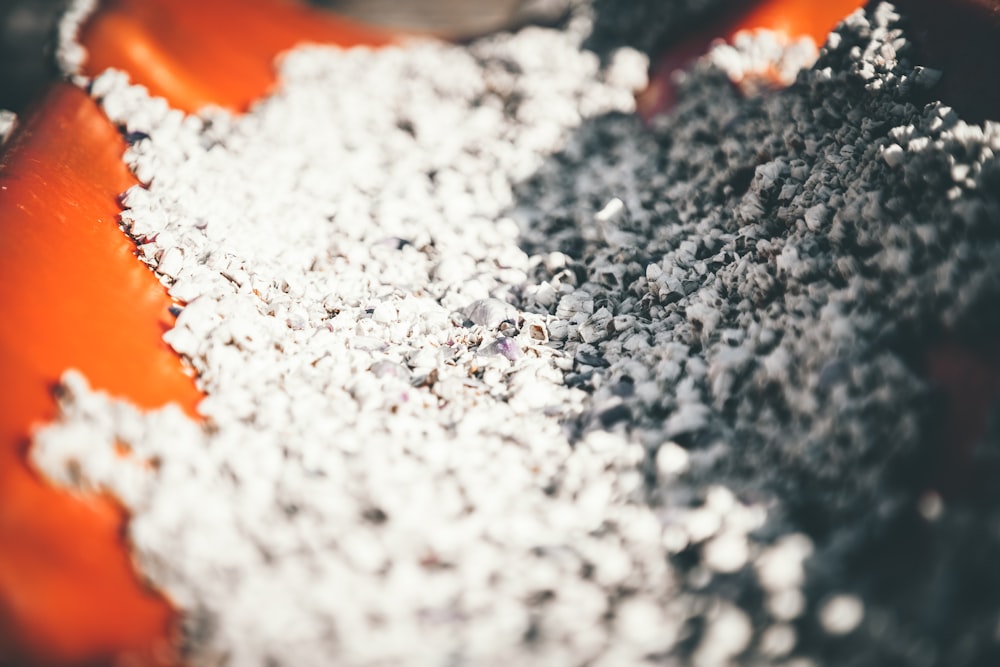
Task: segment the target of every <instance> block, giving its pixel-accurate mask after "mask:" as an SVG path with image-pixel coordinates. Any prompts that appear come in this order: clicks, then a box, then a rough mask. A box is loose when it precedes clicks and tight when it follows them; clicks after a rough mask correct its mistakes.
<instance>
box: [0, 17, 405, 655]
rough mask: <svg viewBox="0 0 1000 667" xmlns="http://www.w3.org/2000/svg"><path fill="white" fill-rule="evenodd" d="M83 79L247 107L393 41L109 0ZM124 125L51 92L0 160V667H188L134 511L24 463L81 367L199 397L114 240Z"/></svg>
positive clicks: (165, 316)
mask: <svg viewBox="0 0 1000 667" xmlns="http://www.w3.org/2000/svg"><path fill="white" fill-rule="evenodd" d="M81 39H82V42H83V43H84V44H85V46H86V48H87V49H88V53H89V58H88V60H87V62H86V66H85V69H86V72H87V73H89V74H98V73H100V72H101V71H103V70H104V69H105V68H107V67H116V68H118V69H122V70H125V71H126V72H128V73H129V75H130V76H131V78H132V80H133V81H134V82H136V83H141V84H143V85H145V86H147V88H148V89H149V90H150V92H151V93H152V94H154V95H160V96H163V97H166V98H167V99H168V101H169V102H170V103H171V104H172V105H174V106H175V107H177V108H180V109H183V110H185V111H196V110H197V109H200V108H202V107H203V106H205V105H207V104H214V105H218V106H222V107H226V108H229V109H231V110H234V111H243V110H245V109H246V108H247V107H248V106H249V105H250V104H251V103H252V102H253V101H254V100H256V99H259V98H260V97H261V96H263V95H265V94H266V93H267V92H268V91H269V90H270V89H271V87H272V86H273V85H274V82H275V78H276V74H275V65H274V60H275V58H276V57H277V56H278V55H279V54H280V53H281V52H282V51H284V50H287V49H289V48H291V47H293V46H295V45H296V44H298V43H300V42H320V43H334V44H338V45H341V46H353V45H358V44H367V45H372V46H378V45H383V44H387V43H390V42H391V41H393V38H392V37H390V36H389V35H388V34H387V33H383V32H380V31H376V30H373V29H368V28H364V27H361V26H359V25H357V24H354V23H351V22H349V21H347V20H342V19H336V18H334V17H333V16H331V15H328V14H325V13H321V12H318V11H315V10H310V9H308V8H306V7H304V6H303V5H300V4H297V3H293V2H289V1H286V0H198V1H194V0H108V1H107V2H105V3H103V4H102V7H101V10H100V11H99V12H98V13H97V14H96V15H95V16H94V17H92V18H91V19H90V20H89V21H88V23H87V24H86V26H85V27H84V29H83V34H82V36H81ZM124 148H125V146H124V142H123V139H122V137H121V135H120V133H119V131H118V130H117V129H116V128H115V127H114V126H113V125H112V124H111V123H110V122H109V121H108V120H107V119H106V117H105V116H104V115H103V113H102V112H101V111H100V109H99V108H98V107H97V106H96V105H95V103H94V102H93V101H92V100H90V99H89V98H88V97H87V96H86V94H84V93H83V92H82V91H80V90H78V89H76V88H73V87H70V86H68V85H57V86H54V87H53V88H52V89H51V90H50V92H49V93H48V94H47V96H46V97H45V98H44V99H43V100H42V101H41V102H40V104H39V105H38V107H37V109H36V110H35V111H34V112H32V113H30V114H29V115H27V116H26V117H25V118H23V119H22V122H21V125H20V126H19V127H18V129H17V130H16V132H15V135H14V136H12V137H11V139H10V141H9V142H8V144H7V145H6V146H5V147H4V148H3V151H2V154H0V303H2V304H3V308H4V317H3V318H0V382H2V383H3V386H4V387H6V388H7V392H6V395H5V401H4V402H3V403H2V404H0V665H3V666H4V667H7V666H8V665H11V666H12V665H19V666H20V665H25V666H27V665H36V666H48V667H69V666H73V667H78V666H81V665H87V666H88V667H97V666H103V665H112V664H114V665H119V664H129V665H133V666H135V667H153V666H170V665H179V664H180V662H181V661H180V658H179V656H178V654H177V648H176V647H177V642H176V641H175V640H176V637H175V635H176V625H177V618H176V614H175V612H174V611H173V610H172V609H171V607H170V605H169V603H168V602H167V600H165V599H164V598H163V597H162V596H160V595H158V594H157V593H155V592H153V591H151V590H149V589H148V587H146V586H145V585H144V584H143V583H142V582H141V581H140V580H139V578H138V577H137V575H136V573H135V571H134V568H133V565H132V563H131V561H130V557H129V554H128V547H127V544H126V543H125V540H124V536H125V529H126V522H127V516H126V513H125V512H124V510H123V509H122V508H121V507H120V505H119V504H118V503H117V502H116V501H115V500H114V499H112V498H109V497H106V496H81V495H78V494H71V493H68V492H66V491H63V490H60V489H57V488H55V487H53V486H51V485H50V484H48V483H46V482H45V481H44V480H42V479H41V478H40V477H39V476H38V475H37V474H36V473H35V472H34V471H33V470H32V469H31V468H30V466H29V465H28V463H27V460H26V458H25V454H26V452H27V448H28V443H29V438H30V434H31V431H32V429H33V428H35V427H37V426H38V425H40V424H43V423H44V422H46V421H47V420H50V419H51V418H52V417H54V416H55V412H56V405H55V400H54V397H53V393H52V390H53V387H54V386H55V384H56V383H57V381H58V380H59V378H60V376H61V375H62V373H63V372H64V371H65V370H67V369H69V368H76V369H79V370H80V371H82V372H83V373H84V375H85V376H86V377H87V379H88V380H89V381H90V383H91V384H92V386H94V387H95V388H96V389H100V390H104V391H107V392H109V393H111V394H113V395H115V396H119V397H123V398H126V399H128V400H130V401H131V402H133V403H134V404H136V405H137V406H139V407H144V408H156V407H160V406H163V405H165V404H166V403H168V402H171V401H173V402H176V403H179V404H180V405H181V406H182V407H183V408H185V409H186V410H187V411H188V412H189V413H190V414H192V415H194V414H195V412H194V410H195V405H196V404H197V402H198V401H199V400H200V398H201V395H200V393H199V392H198V390H197V389H196V387H195V385H194V382H193V380H192V378H191V377H190V373H189V372H188V370H187V369H185V368H184V366H183V365H182V363H181V361H180V360H179V358H178V357H177V356H176V354H175V353H174V352H173V351H172V350H171V349H170V348H169V347H168V346H167V345H166V344H165V343H164V342H163V340H162V335H163V333H164V332H165V331H166V330H167V329H169V328H170V327H171V326H172V325H173V316H172V315H171V314H170V312H169V308H170V306H171V300H170V297H169V296H168V294H167V292H166V290H165V289H164V288H163V286H162V285H161V284H160V283H159V282H158V281H157V279H156V278H155V276H154V275H153V274H152V272H150V271H149V269H148V268H147V267H146V266H145V265H143V264H142V263H141V262H140V261H139V260H138V258H137V257H136V253H135V248H134V245H133V244H132V242H131V241H130V240H129V239H128V238H127V237H126V236H125V235H124V234H123V233H122V232H121V230H120V229H119V228H118V224H117V221H118V214H119V213H120V211H121V209H120V206H119V204H118V196H119V195H120V194H121V193H122V192H124V191H125V190H127V189H128V188H129V187H131V186H133V185H135V184H136V183H137V181H136V179H135V178H134V177H133V175H132V174H131V173H130V172H129V170H128V168H127V167H126V166H125V165H124V163H123V162H122V153H123V151H124Z"/></svg>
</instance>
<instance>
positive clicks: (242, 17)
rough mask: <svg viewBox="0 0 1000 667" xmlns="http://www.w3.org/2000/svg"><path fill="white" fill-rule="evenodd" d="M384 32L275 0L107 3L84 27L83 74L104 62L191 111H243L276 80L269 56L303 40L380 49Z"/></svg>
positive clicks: (387, 36) (123, 0) (117, 0)
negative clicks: (217, 108) (209, 107)
mask: <svg viewBox="0 0 1000 667" xmlns="http://www.w3.org/2000/svg"><path fill="white" fill-rule="evenodd" d="M394 39H395V38H394V37H393V36H392V35H391V34H390V33H387V32H382V31H379V30H376V29H374V28H369V27H365V26H361V25H360V24H357V23H354V22H352V21H350V20H348V19H344V18H339V17H335V16H333V15H332V14H329V13H326V12H322V11H319V10H315V9H312V8H309V7H307V6H305V5H302V4H299V3H295V2H289V1H282V0H108V1H107V2H106V3H105V4H104V6H103V7H102V9H101V11H100V12H99V13H98V14H97V15H96V16H95V17H93V18H92V19H91V20H90V21H88V22H87V24H86V25H85V26H84V28H83V31H82V35H81V42H82V43H83V45H84V46H85V47H86V49H87V52H88V57H87V61H86V64H85V71H86V73H87V74H89V75H92V76H93V75H96V74H99V73H100V72H102V71H104V70H105V69H106V68H108V67H116V68H118V69H122V70H125V71H126V72H128V73H129V75H130V77H131V78H132V81H133V83H140V84H142V85H144V86H146V87H147V88H148V89H149V90H150V92H151V93H153V94H154V95H158V96H162V97H165V98H166V99H167V100H168V101H169V102H170V104H171V105H172V106H174V107H175V108H178V109H183V110H184V111H192V112H193V111H197V110H199V109H201V108H202V107H204V106H206V105H209V104H212V105H216V106H220V107H224V108H227V109H231V110H233V111H244V110H246V108H247V107H249V105H250V104H251V103H252V102H253V101H255V100H257V99H259V98H260V97H261V96H262V95H264V94H266V93H267V92H268V91H269V90H270V89H271V87H272V86H273V85H274V83H275V80H276V74H275V66H274V59H275V57H276V56H277V55H278V54H280V53H281V52H282V51H285V50H287V49H290V48H292V47H294V46H296V45H298V44H301V43H305V42H315V43H323V44H338V45H340V46H344V47H348V46H356V45H362V44H363V45H369V46H380V45H385V44H389V43H391V42H392V41H394Z"/></svg>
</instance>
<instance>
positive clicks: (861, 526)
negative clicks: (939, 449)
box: [33, 3, 1000, 666]
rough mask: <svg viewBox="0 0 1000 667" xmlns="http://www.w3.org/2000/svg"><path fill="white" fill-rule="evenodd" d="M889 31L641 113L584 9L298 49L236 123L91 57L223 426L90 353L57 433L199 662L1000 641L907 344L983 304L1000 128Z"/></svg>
mask: <svg viewBox="0 0 1000 667" xmlns="http://www.w3.org/2000/svg"><path fill="white" fill-rule="evenodd" d="M649 4H650V5H652V4H657V6H659V5H667V4H670V3H649ZM688 4H691V5H696V4H698V3H678V5H684V6H685V7H686V6H687V5H688ZM706 4H710V3H706ZM681 15H682V14H681V13H679V14H677V16H681ZM684 15H686V14H684ZM601 16H602V14H601V13H599V14H598V21H599V24H598V32H600V30H601V25H600V21H601V20H602V19H601ZM897 20H898V17H897V16H896V15H895V14H894V12H893V11H892V10H891V8H890V7H889V6H888V5H884V4H883V5H879V6H877V7H873V8H871V9H869V10H868V11H866V12H859V13H857V14H855V15H853V16H852V17H851V18H850V19H849V20H848V21H847V22H846V23H845V24H844V25H843V26H841V27H840V28H839V29H838V31H837V32H836V33H834V35H833V36H832V37H831V39H830V41H829V42H828V43H827V45H826V47H825V48H824V49H823V50H822V51H821V54H820V58H819V61H818V62H817V64H816V66H815V67H814V68H813V69H812V70H811V71H808V72H805V73H802V74H801V75H800V76H799V79H798V81H797V83H796V84H795V85H793V86H792V87H791V88H790V89H788V90H786V91H783V92H776V93H772V94H768V95H763V96H760V97H756V98H753V99H746V98H743V97H740V96H738V95H737V94H736V92H735V91H733V90H732V87H731V85H730V83H729V80H728V77H727V76H726V75H725V74H724V73H723V72H722V71H720V70H719V69H718V68H717V67H715V66H713V64H712V63H711V62H708V61H706V62H702V63H701V64H699V65H698V66H697V67H696V69H695V70H694V71H693V72H692V73H691V74H690V75H689V76H688V77H687V78H686V82H685V84H684V87H683V90H682V93H683V96H682V102H681V105H680V107H679V108H678V110H677V111H676V112H675V113H674V114H673V115H671V116H670V117H668V118H666V119H664V120H661V121H659V122H658V123H657V130H656V132H655V133H650V132H649V131H647V130H646V129H644V128H643V127H642V125H641V123H640V122H639V121H638V120H636V119H635V118H633V117H632V116H631V115H630V112H631V111H632V99H631V95H630V92H629V91H630V89H631V88H633V87H634V86H635V81H636V80H637V79H638V78H639V77H641V73H640V72H639V71H638V70H636V71H633V70H632V69H629V66H628V63H629V62H636V61H637V57H636V56H635V55H634V54H628V53H627V52H626V53H625V54H623V57H620V58H617V59H611V60H612V61H614V62H617V63H618V65H617V67H618V69H617V70H616V71H615V67H611V68H609V69H607V70H601V69H599V68H598V65H597V61H596V58H594V57H592V56H589V55H586V54H584V53H581V52H580V50H579V47H578V44H579V40H580V38H581V36H582V33H581V32H580V31H579V29H580V25H581V24H572V26H571V28H570V29H569V31H568V32H558V31H551V30H538V29H528V30H524V31H522V32H520V33H518V34H516V35H512V36H511V35H504V36H497V37H493V38H489V39H485V40H482V41H479V42H476V43H473V44H472V45H471V46H469V47H468V48H465V49H463V48H447V47H443V46H436V45H429V44H424V45H413V46H411V47H408V48H407V49H405V50H388V51H384V52H379V53H374V52H367V51H364V50H356V51H347V52H340V51H335V50H326V49H306V50H302V51H299V52H296V53H293V54H291V55H289V56H288V57H287V58H286V59H285V61H284V65H283V68H284V69H283V73H284V80H283V84H282V87H281V89H280V90H279V92H278V93H277V95H276V97H274V98H273V99H269V100H265V101H263V102H262V103H260V104H258V105H257V106H256V107H255V108H254V109H253V110H252V111H251V113H250V114H248V115H247V116H245V117H243V118H233V117H230V116H229V115H227V114H225V113H222V112H218V111H211V110H209V111H206V112H205V113H204V114H203V115H202V117H200V118H196V117H185V116H184V115H183V114H180V113H179V112H175V111H171V110H169V109H168V107H167V106H166V104H165V103H163V102H162V101H157V100H149V99H148V98H147V96H146V95H145V93H144V92H143V91H142V90H141V89H137V88H130V87H127V86H126V85H125V83H126V82H125V80H124V77H123V76H121V75H116V74H114V73H111V74H107V75H104V76H102V77H100V78H99V79H97V80H96V81H94V82H93V86H92V92H93V93H94V95H95V96H97V97H98V98H100V99H101V100H102V102H103V105H104V108H105V110H106V111H107V112H108V114H109V115H110V116H111V117H112V119H113V120H115V121H116V122H120V123H122V124H123V126H124V127H125V129H126V131H127V132H128V133H130V136H131V137H132V138H133V139H134V140H135V144H134V145H133V146H132V148H131V150H130V153H129V160H130V161H131V164H132V165H133V167H134V169H135V170H136V173H137V174H138V176H139V178H140V179H141V180H143V181H144V182H145V183H147V184H148V189H133V190H132V191H130V192H129V193H128V195H127V197H126V199H125V201H126V204H127V205H128V206H129V209H130V210H129V211H127V212H126V214H125V215H124V216H123V220H124V222H125V226H126V227H127V229H128V230H129V232H130V233H131V234H132V236H133V237H134V238H135V239H136V240H137V242H138V243H139V244H140V245H139V248H140V253H141V256H142V257H143V258H144V259H145V260H146V261H147V262H148V263H149V264H150V265H151V266H152V267H153V268H154V269H155V270H157V271H158V272H159V273H160V275H161V277H162V279H163V280H164V282H165V283H166V284H167V285H168V286H169V287H170V289H171V292H172V293H173V294H174V295H175V296H176V297H177V298H178V299H180V300H182V301H185V302H188V305H187V306H186V307H185V308H184V310H183V312H182V313H181V315H180V317H179V319H178V324H177V327H176V328H175V329H174V330H172V331H171V332H169V334H168V336H167V337H168V340H169V341H170V342H171V344H172V345H173V346H174V347H175V348H176V349H177V350H178V351H179V352H180V353H181V354H182V355H184V356H185V357H186V358H188V359H189V360H190V361H191V362H192V364H193V365H194V366H195V368H196V369H197V371H198V373H199V381H200V382H201V383H202V386H203V387H204V388H205V389H206V391H207V393H208V398H207V399H206V400H205V401H204V402H203V404H202V405H201V407H200V410H201V411H202V413H203V414H204V415H205V416H206V426H204V427H201V426H197V425H195V424H194V423H192V422H190V421H188V420H186V419H184V418H182V417H181V416H180V415H179V413H177V412H176V411H166V412H164V413H153V414H145V415H144V414H140V413H138V412H137V411H135V410H134V409H132V408H130V407H128V406H124V405H121V404H119V403H116V402H114V401H112V400H110V399H108V398H107V397H104V396H101V395H99V394H95V393H93V392H90V391H88V390H87V389H86V387H85V384H84V383H83V382H82V381H81V380H80V379H79V378H77V377H75V376H72V375H70V376H69V377H67V391H66V392H65V396H64V397H63V416H62V418H61V420H60V422H58V423H57V424H56V425H54V426H52V427H50V428H49V429H47V430H45V431H43V432H42V433H41V434H40V435H39V437H38V440H37V442H36V446H35V448H34V450H33V452H34V456H35V458H36V460H37V461H39V463H40V465H41V466H42V467H43V468H44V469H45V470H47V471H49V473H50V474H51V475H53V476H54V477H56V478H57V479H60V480H62V481H64V482H67V483H72V484H77V485H83V486H100V487H102V488H108V489H111V490H112V491H114V492H115V493H118V494H119V495H121V496H122V498H123V499H124V500H125V502H127V503H128V504H129V506H130V507H133V508H134V509H135V517H134V520H133V521H132V523H131V526H130V531H131V534H130V536H131V538H132V542H133V544H134V545H135V548H136V557H137V559H138V562H139V563H140V566H141V568H142V571H143V572H144V573H145V575H146V576H148V577H149V578H150V579H151V580H152V581H153V582H154V583H155V584H157V585H158V586H161V587H162V588H164V589H165V590H166V591H167V593H168V594H169V595H170V596H171V597H172V598H173V599H174V600H175V601H176V602H177V603H178V605H179V606H180V608H181V610H182V611H183V612H184V613H185V629H186V631H187V642H188V645H187V649H188V651H189V654H190V657H191V658H192V660H193V661H194V663H195V664H214V663H215V662H223V663H225V662H226V661H228V664H239V665H242V664H295V665H299V664H303V665H309V664H329V663H331V662H335V663H336V664H347V665H369V664H386V663H389V664H395V663H405V664H414V663H415V664H435V665H437V664H475V665H480V664H482V665H489V664H499V663H501V662H514V663H516V664H567V665H570V664H598V665H624V664H638V663H641V662H644V661H645V662H653V663H654V664H655V663H657V662H659V663H663V664H694V665H706V666H707V665H725V664H745V665H771V664H779V665H839V664H847V663H850V664H857V665H873V666H874V665H883V664H889V663H895V664H907V665H949V666H954V665H979V664H991V659H992V657H993V656H996V651H997V643H996V632H995V630H996V627H997V624H998V621H1000V604H998V603H997V601H998V600H1000V594H998V592H1000V575H998V573H997V572H996V571H995V568H994V567H993V566H992V564H993V563H995V562H996V557H997V556H1000V539H998V538H997V537H995V536H994V535H993V534H992V533H989V532H987V531H985V530H984V529H983V526H985V525H989V524H990V522H991V521H993V522H994V523H995V522H996V520H997V519H998V517H1000V512H997V508H1000V501H998V499H997V498H996V497H995V496H996V494H995V493H993V494H992V495H990V494H989V493H987V495H986V496H984V498H985V499H984V498H979V497H978V496H977V499H976V500H975V502H965V503H962V502H949V504H948V506H947V508H944V507H942V508H940V509H939V511H936V512H935V513H934V514H935V516H934V519H933V520H930V519H926V518H921V514H920V512H919V511H918V508H919V507H920V506H921V502H920V499H921V498H924V497H926V493H927V486H928V485H929V484H933V477H932V474H933V470H932V469H930V468H929V467H928V465H927V461H928V460H930V457H931V456H933V453H934V452H933V450H932V445H931V443H930V441H929V437H928V435H927V434H928V433H930V432H931V428H930V424H931V418H932V416H933V415H934V414H935V406H936V403H935V397H934V395H933V394H932V393H931V392H930V391H929V389H928V386H927V384H926V382H925V381H924V380H923V379H922V378H921V376H920V374H919V372H918V370H917V369H915V368H914V365H913V364H912V361H911V360H910V359H908V354H912V353H911V352H910V351H911V350H912V349H915V348H919V346H920V345H921V344H929V343H930V342H933V341H934V340H935V336H936V335H938V332H940V331H947V332H950V333H951V334H953V335H955V336H957V337H958V338H959V339H964V340H972V341H982V340H988V339H989V336H990V335H991V334H992V333H993V332H994V331H995V326H996V324H997V323H998V322H997V321H996V318H995V316H985V317H984V316H983V313H984V312H986V313H989V312H1000V310H998V309H997V308H996V306H997V301H998V297H997V294H996V290H995V285H996V284H998V283H1000V281H998V280H997V276H996V268H995V267H997V266H1000V238H998V237H1000V234H998V233H997V231H998V230H1000V203H998V201H997V196H998V195H997V193H998V192H1000V168H998V166H997V162H996V159H995V158H994V153H995V152H996V151H997V150H1000V126H998V125H995V124H987V125H985V126H970V125H967V124H965V123H963V122H962V121H961V120H960V119H959V118H957V116H956V115H955V114H954V113H952V112H951V111H950V110H948V109H947V108H945V107H943V106H941V105H940V104H931V105H928V106H926V107H924V106H921V105H920V104H917V101H918V100H919V99H920V98H921V96H924V95H925V94H926V93H925V91H924V89H925V88H926V87H927V86H929V85H931V84H932V83H933V81H934V78H935V74H934V73H933V72H928V71H927V70H924V69H922V68H920V67H919V65H918V63H915V62H912V61H911V53H910V52H911V48H910V46H909V44H908V42H907V41H906V39H905V35H904V34H903V33H902V31H901V29H900V27H899V24H898V21H897ZM747 66H749V63H748V64H747ZM622 67H624V69H621V68H622ZM612 71H614V72H615V73H614V75H613V76H612V75H611V72H612ZM994 430H996V429H994ZM83 434H86V438H84V437H83ZM178 438H182V439H183V440H184V442H183V443H181V444H178V442H177V440H178ZM84 441H86V442H87V447H88V449H87V450H86V452H84V450H82V449H81V447H82V442H84ZM95 442H99V443H103V447H104V450H103V451H102V452H101V453H100V454H93V449H92V447H93V446H94V445H93V443H95ZM116 442H120V443H125V444H126V445H127V446H128V447H129V448H130V449H131V451H132V455H131V457H130V458H125V459H123V458H121V457H115V456H112V455H111V454H110V453H109V452H112V451H113V448H114V446H115V443H116ZM996 444H1000V439H998V438H997V436H996V435H995V434H994V435H993V436H991V440H990V441H989V445H990V446H989V447H986V448H985V449H984V450H983V453H982V454H981V457H985V458H983V460H982V461H981V462H980V467H981V468H982V469H984V470H987V471H998V470H1000V456H996V455H995V452H994V450H995V447H996ZM84 453H86V456H84ZM970 590H974V591H976V594H977V596H978V597H976V598H975V603H974V604H973V603H970V602H969V598H968V595H969V593H967V591H970ZM963 596H964V597H963ZM855 603H856V604H855ZM831 605H833V606H831ZM859 609H860V613H857V612H858V610H859ZM834 612H836V613H834ZM651 626H656V627H657V628H658V629H659V630H660V632H653V631H652V630H651ZM831 628H832V629H833V630H834V631H833V632H829V630H830V629H831ZM994 662H995V661H994Z"/></svg>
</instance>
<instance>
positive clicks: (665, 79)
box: [637, 0, 865, 120]
mask: <svg viewBox="0 0 1000 667" xmlns="http://www.w3.org/2000/svg"><path fill="white" fill-rule="evenodd" d="M864 5H865V0H829V1H828V2H816V1H815V0H761V1H760V2H757V3H754V4H752V5H750V6H749V7H741V8H739V9H737V10H735V11H732V12H729V13H727V14H725V15H724V16H722V17H721V18H720V19H719V20H718V21H716V22H714V23H713V24H712V25H710V26H708V27H707V28H705V29H703V30H700V31H698V32H696V33H694V34H692V35H691V36H689V37H687V38H686V39H684V40H682V41H680V42H678V43H676V44H674V45H672V46H671V47H670V48H669V49H667V50H666V51H665V52H664V53H663V54H662V55H660V56H659V57H658V58H657V59H656V60H655V61H654V63H653V67H652V71H651V72H650V80H649V86H648V88H647V89H646V90H645V91H643V92H642V93H640V94H639V96H638V99H637V104H638V111H639V115H640V116H642V117H643V118H644V119H646V120H649V119H651V118H653V117H654V116H656V115H657V114H660V113H664V112H667V111H669V110H670V109H672V108H673V106H674V104H675V103H676V91H675V89H674V83H673V80H672V77H673V74H674V72H676V71H677V70H679V69H683V68H684V67H686V66H687V65H689V64H690V63H691V61H693V60H695V59H696V58H698V57H699V56H702V55H704V54H705V53H707V52H708V50H709V48H710V47H711V45H712V42H714V41H715V40H718V39H723V40H725V41H727V42H731V41H733V38H735V36H736V35H737V33H740V32H743V31H753V30H771V31H774V32H777V33H781V34H783V35H786V36H787V37H789V38H790V39H799V38H801V37H809V38H810V39H812V40H813V42H815V43H816V44H817V46H821V45H823V44H824V43H825V42H826V38H827V35H829V34H830V31H831V30H833V29H834V28H835V27H836V26H837V24H838V23H840V21H842V20H843V19H844V18H845V17H847V16H848V15H849V14H850V13H851V12H853V11H854V10H856V9H858V8H860V7H863V6H864Z"/></svg>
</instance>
